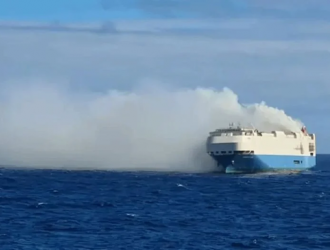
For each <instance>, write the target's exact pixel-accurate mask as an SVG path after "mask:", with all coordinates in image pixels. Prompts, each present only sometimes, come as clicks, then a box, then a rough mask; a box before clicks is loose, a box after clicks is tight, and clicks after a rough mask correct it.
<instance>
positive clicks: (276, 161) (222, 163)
mask: <svg viewBox="0 0 330 250" xmlns="http://www.w3.org/2000/svg"><path fill="white" fill-rule="evenodd" d="M212 157H213V158H214V159H215V161H216V162H217V165H218V167H219V168H220V169H221V170H222V171H223V172H225V173H234V174H239V173H242V174H247V173H258V172H273V171H276V172H278V171H303V170H307V169H310V168H313V167H314V166H315V165H316V157H315V156H308V155H235V154H233V155H213V156H212Z"/></svg>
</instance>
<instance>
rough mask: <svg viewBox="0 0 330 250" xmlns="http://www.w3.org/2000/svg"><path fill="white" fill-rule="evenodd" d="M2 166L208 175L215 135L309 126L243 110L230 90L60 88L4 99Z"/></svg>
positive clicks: (13, 93)
mask: <svg viewBox="0 0 330 250" xmlns="http://www.w3.org/2000/svg"><path fill="white" fill-rule="evenodd" d="M3 94H4V95H3V96H5V98H3V99H2V103H1V106H2V107H1V109H0V112H1V118H2V119H1V123H0V136H1V139H0V164H1V165H14V166H26V167H34V168H64V169H104V170H137V171H138V170H152V171H182V172H205V171H210V170H212V168H213V167H214V164H213V161H212V160H211V158H210V157H209V156H208V155H207V154H206V150H205V140H206V137H207V136H208V133H209V131H210V130H214V129H216V128H219V127H222V126H227V125H228V124H229V123H231V122H240V123H241V125H248V124H250V123H252V124H253V125H254V127H256V128H258V129H260V130H274V129H287V130H295V131H298V130H300V128H301V126H302V124H301V122H299V121H296V120H293V119H292V118H290V117H289V116H287V115H286V114H285V113H284V112H283V111H282V110H278V109H276V108H272V107H268V106H266V105H265V104H264V103H260V104H252V105H247V106H242V105H241V104H240V103H239V102H238V97H237V96H236V95H235V94H234V93H233V92H232V91H231V90H229V89H224V90H222V91H214V90H211V89H202V88H198V89H191V90H177V91H167V90H162V89H152V90H148V89H144V90H140V91H136V92H134V93H124V92H119V91H116V90H109V91H108V92H107V93H102V94H100V93H93V94H88V95H86V94H72V93H69V92H67V91H63V90H60V89H58V88H54V87H52V86H47V87H45V86H35V87H26V88H22V87H20V88H12V89H11V90H7V91H6V92H5V93H3Z"/></svg>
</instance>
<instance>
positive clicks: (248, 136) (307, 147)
mask: <svg viewBox="0 0 330 250" xmlns="http://www.w3.org/2000/svg"><path fill="white" fill-rule="evenodd" d="M207 152H208V154H209V155H210V156H211V157H212V158H213V159H214V160H215V161H216V162H217V165H218V167H219V168H220V169H222V170H223V171H224V172H226V173H254V172H262V171H270V170H275V171H276V170H304V169H308V168H312V167H314V166H315V165H316V137H315V134H309V133H308V132H307V130H306V128H305V127H303V128H302V129H301V131H300V132H286V131H271V132H262V131H259V130H257V129H255V128H248V127H241V126H234V124H231V125H229V126H228V127H227V128H222V129H217V130H215V131H212V132H210V134H209V137H208V139H207Z"/></svg>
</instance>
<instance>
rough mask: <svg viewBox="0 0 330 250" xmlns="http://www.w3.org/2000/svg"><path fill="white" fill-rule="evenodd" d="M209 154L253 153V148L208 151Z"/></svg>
mask: <svg viewBox="0 0 330 250" xmlns="http://www.w3.org/2000/svg"><path fill="white" fill-rule="evenodd" d="M209 154H216V155H219V154H221V155H227V154H238V155H244V154H254V151H253V150H250V151H243V150H235V151H215V152H209Z"/></svg>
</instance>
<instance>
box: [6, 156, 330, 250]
mask: <svg viewBox="0 0 330 250" xmlns="http://www.w3.org/2000/svg"><path fill="white" fill-rule="evenodd" d="M329 186H330V156H327V155H319V156H318V158H317V167H316V168H315V169H313V170H311V171H306V172H303V173H300V174H289V173H282V174H252V175H224V174H216V173H206V174H182V173H152V172H110V171H109V172H106V171H104V172H103V171H63V170H61V171H59V170H26V169H25V170H18V169H10V168H2V169H0V192H1V194H0V209H1V210H0V211H1V213H0V222H1V226H0V249H1V250H7V249H8V250H9V249H10V250H16V249H17V250H20V249H22V250H23V249H24V250H25V249H26V250H30V249H31V250H32V249H33V250H46V249H47V250H48V249H70V250H71V249H93V250H94V249H111V250H112V249H113V250H115V249H137V250H142V249H155V250H158V249H176V250H183V249H187V250H188V249H189V250H193V249H196V250H206V249H250V248H253V249H272V250H276V249H297V250H303V249H330V189H329Z"/></svg>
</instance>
